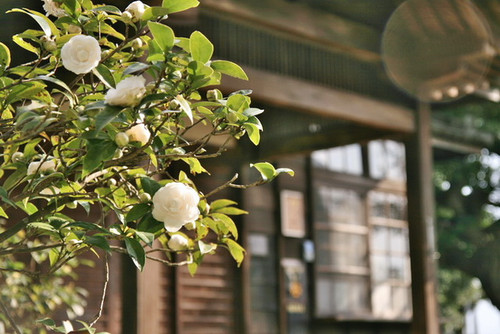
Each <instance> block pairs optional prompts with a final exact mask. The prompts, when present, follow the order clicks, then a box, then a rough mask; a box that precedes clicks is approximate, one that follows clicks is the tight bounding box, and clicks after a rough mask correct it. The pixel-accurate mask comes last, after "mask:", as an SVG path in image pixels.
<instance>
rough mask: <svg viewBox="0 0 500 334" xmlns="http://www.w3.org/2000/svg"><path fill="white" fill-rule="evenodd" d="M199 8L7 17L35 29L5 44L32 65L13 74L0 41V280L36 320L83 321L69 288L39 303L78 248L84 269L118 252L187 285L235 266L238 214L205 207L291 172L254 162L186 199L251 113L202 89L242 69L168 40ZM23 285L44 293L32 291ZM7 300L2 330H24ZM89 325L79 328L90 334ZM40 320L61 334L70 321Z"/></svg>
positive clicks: (52, 2) (250, 127)
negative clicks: (227, 261)
mask: <svg viewBox="0 0 500 334" xmlns="http://www.w3.org/2000/svg"><path fill="white" fill-rule="evenodd" d="M197 5H198V1H196V0H164V1H163V3H162V5H161V6H156V7H149V6H147V5H145V4H143V3H142V2H140V1H134V2H132V3H131V4H130V5H129V6H128V7H127V8H126V9H125V11H123V12H122V11H121V10H120V9H118V8H116V7H114V6H109V5H96V4H94V3H93V2H92V1H91V0H43V8H44V10H45V11H46V12H45V13H40V12H37V11H34V10H31V9H26V8H22V9H20V8H16V9H12V10H11V11H10V12H16V13H21V14H25V15H26V17H29V18H30V19H32V20H34V22H36V23H37V24H38V26H39V29H28V30H26V31H24V32H21V33H19V34H17V35H15V36H13V41H14V42H15V43H16V44H17V45H18V46H19V47H21V48H23V49H25V50H27V51H29V52H30V53H31V54H32V55H33V57H32V59H31V60H29V61H28V62H26V63H24V64H21V65H15V66H14V65H12V64H11V59H12V58H13V57H16V55H15V51H13V50H9V48H8V47H7V46H6V45H4V44H1V43H0V148H1V151H0V154H1V156H0V216H1V217H2V220H1V223H0V265H1V267H0V279H1V280H2V281H3V283H5V282H7V284H9V282H11V283H10V284H15V285H16V286H18V285H19V286H23V285H22V284H21V283H22V282H24V283H26V284H25V285H26V286H25V288H26V291H28V290H29V293H31V294H32V295H33V296H36V295H37V293H38V295H39V296H38V298H45V301H47V302H48V301H51V302H52V303H53V304H54V307H48V308H49V310H44V309H43V308H42V307H39V308H36V310H38V311H39V313H40V315H42V314H43V313H44V311H50V310H51V309H54V308H55V307H56V306H57V305H60V304H62V305H73V306H72V307H73V308H72V309H73V311H74V312H72V313H73V315H78V314H81V313H82V312H81V308H82V307H83V306H84V305H85V304H84V302H83V297H84V296H83V293H82V292H81V291H79V290H78V289H77V288H72V285H71V284H64V288H63V289H61V290H60V291H59V295H60V296H59V297H58V298H55V297H54V296H50V295H47V296H42V295H41V294H43V293H46V294H50V289H48V288H47V287H49V286H51V284H53V283H54V282H57V281H54V280H52V281H47V282H48V283H46V284H45V285H43V284H44V283H43V282H45V281H44V280H47V279H50V278H51V277H52V278H54V277H55V279H59V280H61V277H60V276H61V275H62V276H64V275H63V274H64V273H66V274H67V275H71V273H72V268H73V267H74V266H76V265H78V264H79V263H78V258H79V255H81V254H83V253H85V252H88V251H93V252H95V253H96V254H104V256H102V255H100V256H99V257H95V258H96V259H97V260H98V261H104V262H105V267H106V268H108V265H107V261H108V256H109V255H110V254H112V253H113V252H119V253H125V254H128V255H129V256H130V258H131V259H132V260H133V262H134V264H135V265H136V266H137V268H138V269H139V270H142V269H143V267H144V266H145V265H147V263H146V262H147V260H153V261H160V262H163V263H165V264H167V265H187V266H188V267H189V270H190V271H191V273H192V274H194V273H195V272H196V269H197V266H198V265H199V264H200V263H201V261H202V259H203V257H204V256H207V255H209V254H212V253H214V252H215V251H216V250H217V249H218V248H225V249H227V250H228V251H229V253H230V254H231V255H232V257H233V258H234V259H235V261H236V263H237V264H238V265H239V264H240V263H241V261H242V260H243V257H244V253H245V250H244V249H243V248H242V247H241V246H240V245H239V244H238V242H237V238H238V229H237V227H236V225H235V223H234V221H233V220H232V218H231V217H230V216H231V215H240V214H244V213H246V212H245V211H243V210H241V209H239V208H238V207H237V206H236V205H237V203H235V202H234V201H232V200H228V199H217V200H211V197H212V196H213V195H214V194H216V193H217V192H219V191H220V190H222V189H224V188H228V187H234V188H247V187H249V186H253V185H258V184H261V183H265V182H269V181H271V180H272V179H273V178H274V177H276V176H277V175H278V174H280V173H283V172H286V173H289V174H292V173H293V172H292V171H291V170H288V169H275V168H274V167H273V166H272V165H271V164H269V163H267V162H260V163H255V164H252V166H253V167H254V168H256V170H257V171H258V172H259V173H260V175H261V178H260V179H259V180H256V181H255V182H254V183H253V184H236V183H235V182H236V179H237V175H235V176H234V177H233V178H232V179H229V180H227V182H226V183H224V184H221V185H220V186H218V187H217V188H215V189H213V190H211V191H209V192H208V193H202V192H201V191H200V190H199V189H197V186H196V184H195V182H194V181H193V179H196V178H194V177H193V176H194V175H196V174H203V173H208V172H207V170H206V169H205V168H204V167H203V161H204V160H205V159H213V158H217V157H218V156H220V155H221V154H222V153H223V152H224V151H225V150H226V149H227V145H228V143H229V142H230V141H232V140H233V139H240V138H242V137H245V136H247V137H248V138H249V139H250V141H251V142H252V143H253V144H255V145H257V144H258V143H259V139H260V132H261V131H262V126H261V123H260V122H259V120H258V118H257V116H258V115H259V114H261V113H262V112H263V111H262V110H260V109H257V108H252V107H251V106H250V102H251V101H250V97H249V96H248V94H249V92H248V91H239V92H234V93H232V94H230V95H229V96H223V94H222V93H221V92H220V91H219V90H217V89H215V88H213V87H214V86H216V85H217V84H218V83H219V82H220V80H221V77H222V75H229V76H233V77H236V78H240V79H247V76H246V74H245V72H244V71H243V70H242V69H241V67H240V66H238V65H236V64H234V63H232V62H229V61H225V60H212V55H213V49H214V48H213V45H212V43H211V42H210V41H209V40H208V39H207V38H206V37H205V36H204V35H203V34H202V33H201V32H199V31H195V32H193V33H192V34H191V35H190V36H189V37H179V36H175V34H174V32H173V30H172V29H171V28H170V27H169V26H168V15H170V14H172V13H175V12H179V11H183V10H186V9H189V8H191V7H195V6H197ZM209 86H210V87H209ZM204 87H209V88H211V89H208V88H205V89H203V88H204ZM214 137H220V138H222V140H217V141H214V140H213V139H214ZM214 143H219V144H217V145H215V144H214ZM220 143H222V144H220ZM179 166H181V167H179ZM182 166H184V167H182ZM83 210H85V211H86V213H87V215H85V214H81V213H82V211H83ZM95 211H97V212H98V214H97V215H96V214H93V213H94V212H95ZM99 249H100V250H99ZM98 250H99V252H98ZM174 254H177V255H176V256H173V255H174ZM179 259H181V261H180V260H179ZM176 261H177V262H176ZM67 275H66V276H65V277H66V278H65V279H66V281H67ZM107 276H109V269H108V270H107ZM9 280H10V281H9ZM30 280H31V281H30ZM29 282H37V284H39V285H40V286H42V287H43V286H45V288H41V291H38V292H37V291H34V290H33V288H30V286H29V285H30V284H29ZM54 284H55V283H54ZM26 291H24V292H26ZM17 292H18V293H19V294H22V293H23V290H22V289H21V290H19V291H17ZM12 294H13V292H11V296H10V297H9V298H14V297H12ZM103 294H104V295H105V289H104V292H103ZM61 296H63V297H61ZM51 298H52V299H51ZM31 299H33V298H31ZM61 299H65V300H64V301H61ZM103 299H104V296H103ZM13 300H14V301H15V302H16V303H19V302H20V301H22V297H15V298H14V299H10V300H9V299H7V297H5V296H2V295H1V294H0V308H1V311H2V312H0V322H1V323H3V326H5V327H6V328H7V330H6V331H7V332H12V331H14V332H15V333H29V332H30V328H22V325H20V324H19V323H18V321H19V317H22V315H17V316H16V314H15V313H16V311H15V310H16V309H22V307H23V306H22V305H17V307H16V305H13V304H12V303H13ZM30 304H31V305H34V303H30ZM45 304H47V303H45ZM75 304H76V305H77V306H78V305H79V307H77V308H76V309H75ZM45 307H46V308H47V305H46V306H45ZM69 313H71V312H69ZM98 317H99V316H97V318H96V319H95V321H93V322H92V323H90V324H85V323H83V322H82V326H84V327H85V328H86V330H87V331H89V332H93V331H94V330H93V329H92V326H93V325H94V324H95V322H96V321H97V320H98ZM38 323H39V324H41V325H44V326H46V327H47V328H48V329H51V330H56V331H60V332H70V331H71V330H73V329H72V325H71V323H69V322H64V324H63V326H59V327H57V326H56V324H55V322H54V321H53V320H51V319H49V318H43V317H40V318H39V320H38ZM39 332H41V331H37V333H39Z"/></svg>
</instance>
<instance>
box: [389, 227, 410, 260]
mask: <svg viewBox="0 0 500 334" xmlns="http://www.w3.org/2000/svg"><path fill="white" fill-rule="evenodd" d="M389 231H390V248H391V250H392V251H394V252H398V253H401V254H404V253H408V251H409V250H408V243H409V241H408V230H407V229H406V228H404V229H403V228H391V229H390V230H389Z"/></svg>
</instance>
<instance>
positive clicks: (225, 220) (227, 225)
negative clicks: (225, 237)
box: [211, 212, 238, 239]
mask: <svg viewBox="0 0 500 334" xmlns="http://www.w3.org/2000/svg"><path fill="white" fill-rule="evenodd" d="M211 216H212V217H213V219H214V220H215V222H217V223H222V224H223V226H222V227H223V230H220V231H221V232H223V234H227V233H228V232H229V233H231V234H232V235H233V236H234V238H235V239H238V228H237V227H236V224H235V223H234V221H233V220H232V219H231V218H230V217H229V216H227V215H225V214H223V213H217V212H214V213H212V214H211ZM219 227H220V226H219ZM226 231H227V232H226Z"/></svg>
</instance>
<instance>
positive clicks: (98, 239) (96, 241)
mask: <svg viewBox="0 0 500 334" xmlns="http://www.w3.org/2000/svg"><path fill="white" fill-rule="evenodd" d="M83 241H84V242H85V243H86V244H88V245H92V246H96V247H99V248H101V249H103V250H105V251H106V252H111V248H110V247H109V242H108V240H107V239H106V238H105V237H103V236H100V235H91V236H88V235H87V236H85V238H84V239H83Z"/></svg>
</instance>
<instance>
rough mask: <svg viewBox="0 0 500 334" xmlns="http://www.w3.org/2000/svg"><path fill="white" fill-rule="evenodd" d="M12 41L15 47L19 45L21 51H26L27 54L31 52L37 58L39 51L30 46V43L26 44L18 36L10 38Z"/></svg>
mask: <svg viewBox="0 0 500 334" xmlns="http://www.w3.org/2000/svg"><path fill="white" fill-rule="evenodd" d="M12 40H13V41H14V43H16V44H17V45H19V46H20V47H22V48H23V49H25V50H28V51H29V52H33V53H34V54H36V55H37V56H39V55H40V50H39V49H38V48H36V47H34V46H33V45H31V44H30V43H28V42H26V41H25V40H24V39H22V38H21V37H20V36H19V35H14V36H12Z"/></svg>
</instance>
